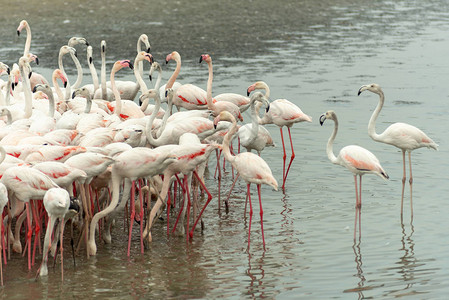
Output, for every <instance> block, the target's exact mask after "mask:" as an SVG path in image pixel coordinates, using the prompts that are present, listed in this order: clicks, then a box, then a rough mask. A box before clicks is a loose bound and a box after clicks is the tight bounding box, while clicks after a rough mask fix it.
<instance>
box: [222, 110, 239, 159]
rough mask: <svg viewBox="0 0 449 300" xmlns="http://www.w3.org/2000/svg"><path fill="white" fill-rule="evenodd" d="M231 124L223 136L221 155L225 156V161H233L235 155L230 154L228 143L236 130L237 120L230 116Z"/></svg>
mask: <svg viewBox="0 0 449 300" xmlns="http://www.w3.org/2000/svg"><path fill="white" fill-rule="evenodd" d="M231 122H232V125H231V128H230V129H229V130H228V133H226V135H225V137H224V138H223V144H222V145H223V155H224V157H225V158H226V160H227V161H229V162H231V163H232V162H233V161H235V156H234V155H232V154H231V150H229V144H230V143H231V139H232V137H233V136H234V134H235V133H236V132H237V121H236V120H235V119H234V118H232V121H231Z"/></svg>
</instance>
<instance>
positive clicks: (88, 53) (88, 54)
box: [87, 46, 100, 94]
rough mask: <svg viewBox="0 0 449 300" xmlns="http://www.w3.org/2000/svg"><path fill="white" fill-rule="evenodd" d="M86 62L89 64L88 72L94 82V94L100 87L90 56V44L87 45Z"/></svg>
mask: <svg viewBox="0 0 449 300" xmlns="http://www.w3.org/2000/svg"><path fill="white" fill-rule="evenodd" d="M87 64H88V65H89V70H90V74H91V76H92V82H93V84H94V94H95V91H96V90H97V89H98V88H99V87H100V83H99V81H98V74H97V69H95V66H94V61H93V57H92V46H87Z"/></svg>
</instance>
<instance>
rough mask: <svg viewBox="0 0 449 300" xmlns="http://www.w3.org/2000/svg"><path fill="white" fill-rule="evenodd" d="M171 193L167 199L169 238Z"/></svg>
mask: <svg viewBox="0 0 449 300" xmlns="http://www.w3.org/2000/svg"><path fill="white" fill-rule="evenodd" d="M170 195H171V193H168V195H167V196H168V199H167V236H169V235H170V206H171V196H170Z"/></svg>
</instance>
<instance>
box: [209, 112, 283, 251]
mask: <svg viewBox="0 0 449 300" xmlns="http://www.w3.org/2000/svg"><path fill="white" fill-rule="evenodd" d="M220 121H228V122H231V123H232V126H231V128H230V129H229V131H228V133H227V134H226V136H225V137H224V140H223V145H222V147H223V154H224V157H225V158H226V160H227V161H229V162H230V163H231V164H232V166H233V167H234V168H235V169H236V170H237V172H238V173H239V174H240V177H242V178H243V180H245V182H246V185H247V196H248V198H249V226H248V227H249V229H248V250H249V246H250V235H251V220H252V216H253V207H252V204H251V191H250V185H251V183H255V184H256V185H257V193H258V195H259V205H260V226H261V229H262V241H263V247H264V249H265V237H264V232H263V210H262V198H261V195H260V185H261V184H267V185H270V186H271V187H273V188H274V189H275V190H277V189H278V183H277V181H276V179H275V178H274V177H273V174H272V173H271V169H270V167H269V166H268V164H267V163H266V162H265V161H264V160H263V159H262V158H261V157H260V156H258V155H257V154H254V153H251V152H242V153H240V154H238V155H236V156H234V155H232V154H231V151H230V150H229V143H230V142H231V139H232V136H233V135H234V134H235V133H236V132H237V122H236V120H235V118H234V116H233V115H232V114H231V113H229V112H227V111H222V112H221V113H220V114H219V115H218V116H217V117H215V119H214V125H217V124H218V122H220Z"/></svg>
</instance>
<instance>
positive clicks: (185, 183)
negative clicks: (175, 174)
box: [184, 175, 192, 242]
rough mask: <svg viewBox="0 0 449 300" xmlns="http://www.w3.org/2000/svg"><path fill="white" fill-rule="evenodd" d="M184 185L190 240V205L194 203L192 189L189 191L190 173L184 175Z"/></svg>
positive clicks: (187, 235) (187, 234)
mask: <svg viewBox="0 0 449 300" xmlns="http://www.w3.org/2000/svg"><path fill="white" fill-rule="evenodd" d="M184 185H185V188H186V191H187V227H186V239H187V242H188V241H189V222H190V207H191V206H192V203H191V202H190V191H189V180H188V175H184Z"/></svg>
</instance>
